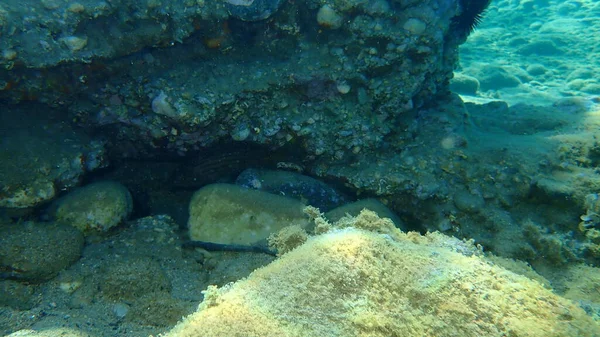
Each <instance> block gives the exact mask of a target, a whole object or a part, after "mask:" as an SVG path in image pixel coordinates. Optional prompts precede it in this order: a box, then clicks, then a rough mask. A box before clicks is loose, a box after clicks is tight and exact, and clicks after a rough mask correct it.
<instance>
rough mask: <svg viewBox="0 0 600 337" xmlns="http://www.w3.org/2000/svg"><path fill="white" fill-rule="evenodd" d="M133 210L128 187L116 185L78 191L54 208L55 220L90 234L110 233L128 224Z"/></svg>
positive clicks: (52, 207)
mask: <svg viewBox="0 0 600 337" xmlns="http://www.w3.org/2000/svg"><path fill="white" fill-rule="evenodd" d="M132 210H133V201H132V199H131V193H129V191H128V190H127V188H126V187H125V186H123V185H121V184H119V183H116V182H112V181H104V182H97V183H93V184H90V185H87V186H84V187H81V188H78V189H76V190H74V191H72V192H71V193H69V194H67V195H65V196H64V197H62V198H60V199H58V200H57V201H56V202H54V204H53V205H52V206H51V214H52V215H53V217H54V218H55V219H57V220H60V221H62V222H65V223H68V224H70V225H72V226H74V227H76V228H78V229H80V230H81V231H82V232H84V233H86V234H89V233H101V232H106V231H108V230H109V229H111V228H112V227H115V226H117V225H118V224H120V223H121V222H123V221H125V220H127V218H128V217H129V215H130V214H131V212H132Z"/></svg>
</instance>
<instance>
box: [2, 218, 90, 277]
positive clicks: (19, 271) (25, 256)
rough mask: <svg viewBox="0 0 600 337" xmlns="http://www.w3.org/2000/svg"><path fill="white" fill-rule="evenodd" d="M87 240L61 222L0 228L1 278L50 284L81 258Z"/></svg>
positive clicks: (3, 226)
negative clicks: (50, 280)
mask: <svg viewBox="0 0 600 337" xmlns="http://www.w3.org/2000/svg"><path fill="white" fill-rule="evenodd" d="M83 244H84V238H83V235H82V234H81V232H80V231H78V230H77V229H75V228H73V227H71V226H68V225H64V224H59V223H50V224H48V223H34V222H28V223H24V224H11V225H1V226H0V275H2V277H0V278H9V279H15V280H22V281H27V282H33V283H38V282H43V281H47V280H49V279H51V278H53V277H54V276H56V274H58V272H59V271H61V270H63V269H65V268H66V267H68V266H70V265H71V264H72V263H74V262H75V261H77V260H78V259H79V256H80V255H81V251H82V249H83Z"/></svg>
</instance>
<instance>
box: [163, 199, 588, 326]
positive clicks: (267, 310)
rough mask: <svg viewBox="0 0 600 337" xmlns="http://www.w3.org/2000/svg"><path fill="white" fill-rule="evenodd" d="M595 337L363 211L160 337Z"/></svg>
mask: <svg viewBox="0 0 600 337" xmlns="http://www.w3.org/2000/svg"><path fill="white" fill-rule="evenodd" d="M369 224H371V225H369ZM375 224H377V225H375ZM340 225H341V226H340ZM377 226H379V227H380V228H376V227H377ZM367 229H368V230H367ZM598 334H600V327H599V326H598V325H597V323H595V322H594V321H593V320H592V318H590V317H589V316H587V315H586V314H585V312H584V311H583V310H582V309H580V308H578V307H577V306H576V305H574V304H573V302H571V301H569V300H567V299H564V298H562V297H560V296H558V295H556V294H554V293H552V292H551V291H549V290H547V289H545V288H544V287H543V286H542V285H541V284H540V283H538V282H535V281H533V280H531V279H528V278H526V277H524V276H522V275H517V274H515V273H513V272H510V271H508V270H506V269H504V268H501V267H499V266H497V265H495V264H493V263H491V262H489V261H488V260H486V259H485V258H484V257H483V254H482V253H481V251H480V250H479V249H477V247H475V246H473V245H472V244H471V243H469V242H464V241H459V240H457V239H454V238H450V237H447V236H445V235H442V234H439V233H433V234H427V235H425V236H422V235H419V234H417V233H402V232H401V231H399V230H397V229H395V228H394V226H393V224H392V223H391V221H389V220H385V219H379V218H378V217H377V216H376V215H375V214H374V213H373V212H370V211H363V212H362V213H361V214H360V215H359V216H357V217H356V218H349V217H347V218H344V219H342V220H340V222H338V223H337V224H334V225H332V226H331V229H330V230H329V231H327V232H325V233H323V234H321V235H317V236H313V237H311V238H309V239H308V240H307V242H306V243H304V244H303V245H301V246H300V247H298V248H296V249H294V250H292V251H290V252H288V253H286V254H283V255H282V256H281V257H280V258H279V259H278V260H276V261H274V262H273V263H271V264H270V265H268V266H266V267H264V268H261V269H258V270H256V271H255V272H253V273H252V274H251V275H250V276H249V277H248V278H247V279H245V280H242V281H238V282H236V283H234V284H232V285H230V286H226V287H224V288H220V289H219V288H216V287H209V288H208V290H207V291H205V300H204V302H203V303H202V304H201V305H200V307H199V310H198V311H197V312H196V313H194V314H192V315H190V316H188V317H187V318H185V319H184V320H183V321H182V322H181V323H179V324H178V325H177V326H176V327H175V328H174V329H173V330H172V331H171V332H169V333H168V334H167V335H166V336H168V337H186V336H199V335H201V336H507V335H510V336H595V335H598Z"/></svg>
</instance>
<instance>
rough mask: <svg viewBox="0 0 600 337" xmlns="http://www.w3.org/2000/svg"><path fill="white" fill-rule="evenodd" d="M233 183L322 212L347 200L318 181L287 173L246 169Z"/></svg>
mask: <svg viewBox="0 0 600 337" xmlns="http://www.w3.org/2000/svg"><path fill="white" fill-rule="evenodd" d="M235 182H236V184H238V185H240V186H243V187H246V188H252V189H255V190H260V191H265V192H269V193H273V194H277V195H283V196H286V197H290V198H294V199H298V200H300V201H302V202H303V203H304V204H306V205H311V206H314V207H317V208H319V209H320V210H322V211H324V212H327V211H329V210H331V209H333V208H335V207H338V206H341V205H343V204H344V203H346V202H347V200H348V198H347V197H346V196H344V195H343V194H342V193H341V192H339V191H337V190H336V189H334V188H333V187H331V186H329V185H327V184H326V183H324V182H322V181H320V180H317V179H314V178H311V177H309V176H305V175H302V174H299V173H295V172H289V171H275V170H260V169H247V170H245V171H244V172H242V173H241V174H240V175H239V176H238V178H237V179H236V181H235Z"/></svg>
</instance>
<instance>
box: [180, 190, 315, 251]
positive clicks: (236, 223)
mask: <svg viewBox="0 0 600 337" xmlns="http://www.w3.org/2000/svg"><path fill="white" fill-rule="evenodd" d="M303 207H304V204H302V203H301V202H299V201H297V200H294V199H291V198H286V197H282V196H278V195H273V194H270V193H266V192H261V191H256V190H250V189H247V188H243V187H240V186H237V185H229V184H213V185H208V186H206V187H203V188H202V189H200V190H198V191H197V192H196V193H195V194H194V196H193V197H192V200H191V201H190V218H189V221H188V228H189V235H190V238H191V239H192V240H197V241H209V242H215V243H222V244H254V243H257V242H259V241H262V240H265V239H266V238H267V237H268V236H269V235H271V234H272V233H275V232H277V231H279V230H280V229H281V228H283V227H285V226H289V225H294V224H295V225H300V226H302V227H303V228H306V227H308V225H309V220H308V217H307V216H306V215H304V213H303V212H302V209H303Z"/></svg>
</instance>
